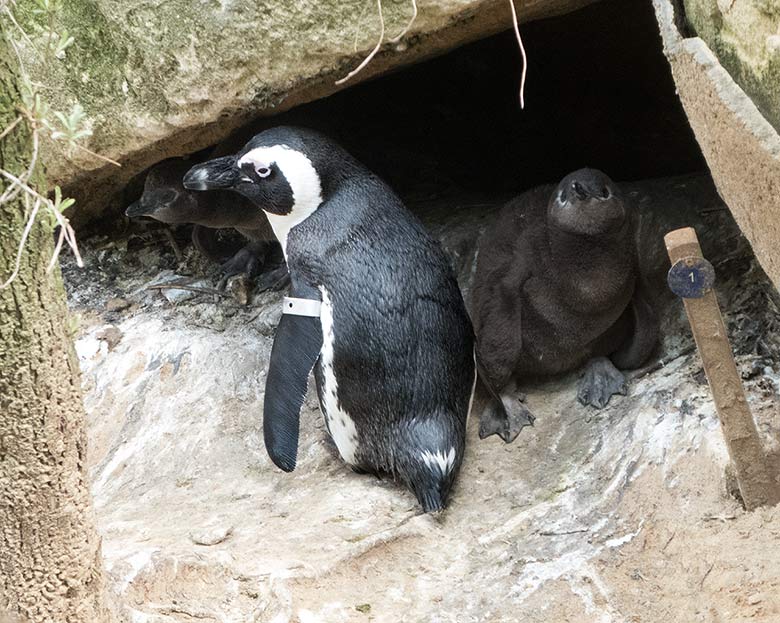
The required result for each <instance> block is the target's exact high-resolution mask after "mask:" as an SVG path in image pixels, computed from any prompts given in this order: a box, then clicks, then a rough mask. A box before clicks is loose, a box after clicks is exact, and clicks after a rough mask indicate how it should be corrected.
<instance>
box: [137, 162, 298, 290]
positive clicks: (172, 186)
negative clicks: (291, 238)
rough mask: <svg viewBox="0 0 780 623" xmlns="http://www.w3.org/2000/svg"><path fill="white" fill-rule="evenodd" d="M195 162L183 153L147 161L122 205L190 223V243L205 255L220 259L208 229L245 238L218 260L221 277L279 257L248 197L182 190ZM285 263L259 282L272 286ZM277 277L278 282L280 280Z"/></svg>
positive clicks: (174, 221) (283, 272) (270, 234)
mask: <svg viewBox="0 0 780 623" xmlns="http://www.w3.org/2000/svg"><path fill="white" fill-rule="evenodd" d="M194 164H196V163H195V162H193V161H192V160H190V159H186V158H170V159H168V160H163V161H162V162H159V163H158V164H156V165H155V166H153V167H152V168H151V169H150V170H149V173H148V174H147V176H146V180H145V182H144V192H143V194H142V195H141V198H140V199H139V200H138V201H136V202H135V203H132V204H131V205H130V206H128V208H127V210H126V211H125V214H126V215H127V216H129V217H138V216H148V217H151V218H153V219H156V220H158V221H161V222H163V223H169V224H179V223H193V224H194V225H195V227H194V228H193V230H192V242H193V244H194V245H195V247H196V248H197V249H198V251H200V252H201V253H203V255H205V256H206V257H208V258H210V259H212V260H222V259H224V257H220V254H219V252H218V250H217V249H216V247H215V244H214V236H213V235H212V234H211V233H210V232H209V230H210V229H218V228H227V227H232V228H234V229H236V230H237V231H238V232H239V233H241V234H242V235H243V236H244V237H245V238H247V239H249V243H248V244H247V245H246V246H244V247H243V248H242V249H240V250H239V251H238V252H237V253H235V255H233V256H232V257H231V258H230V259H228V260H227V261H226V262H224V263H223V265H222V270H223V272H224V274H225V276H226V277H229V276H232V275H237V274H239V273H246V274H247V275H248V276H250V277H252V276H255V275H257V274H259V273H260V272H261V271H262V269H263V267H264V266H265V264H266V263H267V261H268V260H270V259H272V256H274V255H275V256H277V257H278V258H279V259H281V253H280V252H279V245H278V243H277V242H276V237H275V236H274V233H273V230H272V229H271V226H270V224H269V223H268V219H267V218H266V216H265V214H263V212H262V210H257V209H255V208H254V206H253V205H252V204H251V203H250V202H249V200H247V199H245V198H244V197H241V196H239V195H236V194H235V193H231V192H229V191H220V190H215V191H212V192H207V193H201V192H194V191H190V190H187V189H186V188H184V186H183V184H182V178H183V177H184V174H185V173H186V172H187V171H188V170H189V169H190V168H191V167H192V166H193V165H194ZM286 273H287V269H286V267H284V266H282V267H280V268H279V269H276V270H274V271H271V273H269V274H268V275H267V276H266V277H264V279H263V282H269V283H268V285H273V284H274V283H275V282H277V281H279V280H281V282H283V281H284V279H283V278H284V276H285V275H286ZM281 282H280V283H281Z"/></svg>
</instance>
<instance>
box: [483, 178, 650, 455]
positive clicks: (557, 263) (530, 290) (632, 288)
mask: <svg viewBox="0 0 780 623" xmlns="http://www.w3.org/2000/svg"><path fill="white" fill-rule="evenodd" d="M635 219H636V214H635V213H634V210H633V207H632V205H631V204H630V202H629V201H627V200H626V199H625V198H624V197H623V195H622V193H621V191H620V188H619V187H618V185H617V184H615V183H614V182H613V181H612V180H611V179H610V178H609V177H607V176H606V175H605V174H604V173H602V172H601V171H597V170H595V169H580V170H579V171H575V172H574V173H571V174H569V175H568V176H566V177H565V178H564V179H563V180H562V181H561V183H560V184H558V186H557V187H556V186H543V187H540V188H536V189H534V190H531V191H528V192H526V193H524V194H523V195H521V196H519V197H518V198H517V199H514V200H513V201H511V202H509V203H508V204H507V205H506V206H504V208H503V209H502V211H501V212H500V214H499V216H498V218H497V220H496V222H495V223H494V224H493V226H492V227H491V228H490V229H489V230H488V232H487V233H486V234H485V237H484V238H483V240H482V241H481V243H480V250H479V257H478V262H477V271H476V276H475V283H474V301H473V302H474V305H473V308H474V328H475V331H476V333H477V343H478V353H479V357H480V360H481V364H482V367H483V369H484V373H485V375H486V376H487V378H488V380H489V381H490V383H491V384H492V385H493V386H494V387H495V388H496V389H498V390H499V391H500V392H501V394H502V401H503V403H504V407H505V408H506V411H507V414H508V419H507V416H504V415H503V414H499V413H498V412H497V411H495V410H490V409H488V410H486V411H485V413H484V414H483V417H482V419H481V422H480V437H482V438H484V437H487V436H489V435H492V434H498V435H500V436H501V437H502V438H503V439H504V441H507V442H509V441H511V440H512V439H514V438H515V437H516V436H517V434H518V433H519V432H520V430H521V429H522V427H523V425H525V424H529V423H531V422H532V421H533V416H532V415H531V414H530V412H529V411H528V409H527V407H526V406H525V405H524V404H522V403H521V402H519V401H518V400H517V399H516V398H514V397H513V395H512V394H513V392H514V389H515V388H514V382H515V381H516V380H517V379H518V378H522V377H538V376H548V375H554V374H558V373H562V372H566V371H569V370H573V369H575V368H577V367H578V366H580V365H582V364H583V363H586V362H587V366H586V370H585V374H584V376H583V379H582V381H581V382H580V387H579V390H578V395H577V397H578V398H579V400H580V402H582V403H583V404H590V405H592V406H594V407H597V408H602V407H604V406H605V405H606V404H607V402H608V401H609V398H610V396H612V395H613V394H615V393H623V394H624V393H625V391H626V389H625V377H624V376H623V374H622V373H621V372H620V370H619V369H632V368H638V367H639V366H641V365H642V363H644V362H645V361H646V360H647V358H648V357H649V356H650V355H651V353H652V351H653V349H654V348H655V345H656V342H657V338H658V327H657V322H656V318H655V314H654V312H653V310H652V308H651V307H650V305H649V304H648V302H647V301H646V300H645V298H644V297H643V295H642V292H641V289H640V288H639V287H638V284H639V268H638V260H637V253H636V243H635V239H634V233H635V227H636V224H635Z"/></svg>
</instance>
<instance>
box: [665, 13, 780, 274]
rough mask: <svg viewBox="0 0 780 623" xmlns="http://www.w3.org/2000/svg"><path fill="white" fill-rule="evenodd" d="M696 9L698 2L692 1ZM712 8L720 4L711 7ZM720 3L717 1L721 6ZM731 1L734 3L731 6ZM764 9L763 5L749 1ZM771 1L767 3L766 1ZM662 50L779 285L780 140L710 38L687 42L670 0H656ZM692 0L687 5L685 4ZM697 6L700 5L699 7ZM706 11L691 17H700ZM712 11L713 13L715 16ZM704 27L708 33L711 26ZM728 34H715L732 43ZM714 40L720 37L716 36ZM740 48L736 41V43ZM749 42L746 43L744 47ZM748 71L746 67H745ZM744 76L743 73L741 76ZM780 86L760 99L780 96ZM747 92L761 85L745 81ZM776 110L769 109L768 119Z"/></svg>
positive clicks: (716, 168) (739, 215) (734, 205)
mask: <svg viewBox="0 0 780 623" xmlns="http://www.w3.org/2000/svg"><path fill="white" fill-rule="evenodd" d="M693 4H696V3H692V5H693ZM708 4H714V3H708ZM721 4H722V3H720V2H719V3H718V6H720V5H721ZM725 4H728V3H725ZM747 4H752V5H755V6H757V5H759V4H760V3H759V2H753V3H747ZM764 4H767V6H768V3H764ZM653 5H654V7H655V9H656V15H657V17H658V23H659V26H660V29H661V35H662V39H663V45H664V53H665V54H666V56H667V58H668V59H669V63H670V64H671V68H672V74H673V75H674V80H675V83H676V85H677V90H678V93H679V95H680V99H681V101H682V103H683V106H684V108H685V112H686V114H687V115H688V119H689V121H690V123H691V127H692V128H693V130H694V133H695V135H696V140H697V141H698V143H699V145H700V146H701V149H702V152H703V154H704V157H705V158H706V160H707V164H708V165H709V168H710V171H711V172H712V177H713V179H714V180H715V184H716V186H717V188H718V192H719V193H720V195H721V196H722V197H723V199H724V200H725V202H726V203H727V205H728V206H729V208H730V209H731V211H732V213H733V214H734V218H735V219H736V221H737V223H738V224H739V226H740V228H741V229H742V231H743V233H744V234H745V236H747V238H748V239H749V240H750V243H751V245H752V247H753V250H754V252H755V254H756V257H757V258H758V260H759V261H760V262H761V265H762V266H763V268H764V270H765V271H766V272H767V274H768V275H769V277H770V278H771V279H772V281H773V282H774V284H775V286H778V285H780V136H778V134H777V131H776V130H775V128H774V127H773V126H772V124H771V123H769V121H767V118H765V117H764V116H763V115H762V114H761V111H760V110H759V109H758V108H757V107H756V104H754V103H753V101H752V100H751V98H750V97H749V96H748V95H747V94H746V93H745V91H743V90H742V88H740V86H739V85H738V84H737V83H736V82H735V81H734V79H733V78H732V76H731V75H730V74H729V72H727V71H726V69H724V68H723V66H722V65H721V64H720V62H719V60H718V58H717V57H716V56H715V55H714V54H713V52H712V50H710V48H709V47H708V46H707V43H705V41H704V40H702V39H700V38H698V37H693V38H684V37H683V35H682V34H681V31H680V28H678V26H677V22H676V20H677V21H681V20H682V17H683V16H682V15H680V13H679V11H678V13H677V15H675V11H674V8H673V6H672V4H671V3H670V2H669V0H654V1H653ZM687 5H688V3H686V6H687ZM696 6H699V5H696ZM701 14H702V12H701V11H694V13H693V15H694V16H696V15H699V16H701ZM713 15H714V13H712V12H710V13H709V16H710V17H712V16H713ZM705 30H707V29H706V28H705ZM726 32H727V31H726V30H722V31H721V33H722V34H721V35H718V37H719V38H718V37H716V39H715V40H716V43H717V41H726V40H727V39H728V38H724V37H725V33H726ZM713 36H714V35H713ZM745 41H746V42H747V41H755V42H756V45H757V46H759V47H760V44H762V42H763V41H764V39H762V34H761V32H754V33H750V34H748V33H747V32H746V33H745ZM735 45H736V44H735ZM746 45H747V44H746ZM745 71H747V70H745ZM737 73H738V75H740V76H742V78H743V79H746V78H745V76H746V75H747V74H746V73H745V72H744V71H742V70H740V71H739V72H737ZM778 85H780V83H779V82H777V81H775V82H774V83H770V85H769V86H770V90H767V91H766V92H764V93H763V95H761V97H760V98H757V101H763V100H764V99H766V98H768V100H767V101H769V100H772V98H774V103H773V105H772V106H773V107H776V106H777V105H779V104H778V102H780V99H778V98H777V95H774V96H772V94H771V90H774V92H775V93H777V89H778ZM746 88H759V87H758V86H757V83H755V84H754V83H752V82H750V81H747V82H746ZM772 109H773V108H771V107H770V108H769V109H767V110H768V111H769V112H768V113H767V114H769V115H770V116H771V115H772V114H773V113H772Z"/></svg>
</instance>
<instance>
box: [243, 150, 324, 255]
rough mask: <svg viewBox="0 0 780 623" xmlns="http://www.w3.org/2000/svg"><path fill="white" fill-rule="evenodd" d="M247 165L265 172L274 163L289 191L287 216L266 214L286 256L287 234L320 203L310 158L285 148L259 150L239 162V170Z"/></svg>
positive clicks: (315, 175) (318, 182)
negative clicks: (290, 196) (290, 190)
mask: <svg viewBox="0 0 780 623" xmlns="http://www.w3.org/2000/svg"><path fill="white" fill-rule="evenodd" d="M247 163H250V164H251V165H252V166H253V167H254V168H255V170H256V171H257V170H266V169H268V168H269V167H270V166H271V165H272V164H276V166H277V167H279V170H280V171H281V172H282V175H284V177H285V179H286V180H287V183H288V184H289V185H290V188H291V189H292V196H293V206H292V209H291V210H290V212H289V213H287V214H272V213H270V212H266V216H268V222H269V223H270V224H271V227H272V228H273V230H274V234H275V235H276V237H277V239H278V240H279V243H280V244H281V245H282V251H284V256H285V258H286V257H287V234H288V233H290V230H291V229H292V228H293V227H295V226H296V225H298V224H299V223H301V222H303V221H304V220H306V218H308V217H309V216H310V215H311V214H312V213H313V212H314V211H315V210H316V209H317V208H319V207H320V204H322V183H321V182H320V176H319V175H318V174H317V171H316V169H315V168H314V165H313V164H312V162H311V160H309V158H308V157H307V156H306V155H305V154H303V153H301V152H299V151H296V150H295V149H291V148H290V147H288V146H287V145H273V146H271V147H258V148H256V149H253V150H252V151H249V152H247V153H246V154H244V155H243V156H241V158H240V159H239V160H238V167H239V168H241V166H243V165H245V164H247Z"/></svg>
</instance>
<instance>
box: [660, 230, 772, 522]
mask: <svg viewBox="0 0 780 623" xmlns="http://www.w3.org/2000/svg"><path fill="white" fill-rule="evenodd" d="M664 241H665V242H666V250H667V252H668V253H669V259H670V260H671V262H672V269H671V270H670V271H669V286H670V288H671V289H672V291H673V292H674V293H675V294H677V295H678V296H681V297H682V298H683V302H684V304H685V311H686V313H687V314H688V320H689V321H690V323H691V330H692V331H693V337H694V339H695V340H696V346H697V348H698V349H699V354H700V355H701V359H702V362H703V363H704V372H705V373H706V375H707V381H708V382H709V385H710V391H711V392H712V397H713V399H714V401H715V409H716V410H717V412H718V417H719V418H720V424H721V427H722V429H723V436H724V437H725V439H726V446H727V447H728V452H729V456H730V457H731V460H732V462H733V463H734V467H735V469H736V473H737V482H738V484H739V491H740V493H741V494H742V499H743V501H744V503H745V507H746V508H747V509H748V510H753V509H755V508H758V507H759V506H772V505H774V504H777V503H778V502H780V474H773V473H772V470H771V468H770V466H769V462H768V460H767V456H766V453H765V451H764V447H763V445H762V443H761V439H760V437H759V436H758V430H757V429H756V424H755V421H754V420H753V415H752V414H751V413H750V408H749V407H748V403H747V399H746V398H745V392H744V389H743V388H742V381H741V379H740V377H739V374H738V373H737V366H736V364H735V363H734V356H733V354H732V352H731V345H730V344H729V340H728V335H727V333H726V327H725V326H724V324H723V318H722V317H721V314H720V308H719V307H718V301H717V299H716V298H715V292H714V290H713V289H712V282H713V281H714V271H713V270H712V266H711V265H710V263H709V262H707V260H705V259H704V258H703V256H702V252H701V247H700V246H699V240H698V238H697V237H696V232H695V231H694V229H693V228H691V227H686V228H684V229H677V230H675V231H672V232H670V233H668V234H667V235H666V236H665V237H664Z"/></svg>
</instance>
